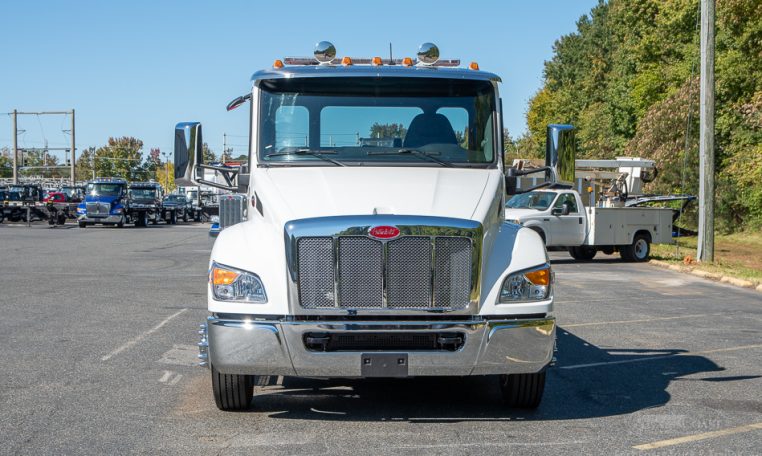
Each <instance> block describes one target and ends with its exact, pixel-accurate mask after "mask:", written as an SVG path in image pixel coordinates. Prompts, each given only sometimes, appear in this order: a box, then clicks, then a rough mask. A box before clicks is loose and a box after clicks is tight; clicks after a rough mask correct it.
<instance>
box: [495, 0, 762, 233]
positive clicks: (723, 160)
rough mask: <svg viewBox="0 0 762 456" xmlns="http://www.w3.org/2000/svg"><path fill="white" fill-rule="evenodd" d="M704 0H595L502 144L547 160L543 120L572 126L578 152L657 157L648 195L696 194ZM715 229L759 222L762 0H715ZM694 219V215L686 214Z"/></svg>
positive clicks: (560, 45) (561, 43)
mask: <svg viewBox="0 0 762 456" xmlns="http://www.w3.org/2000/svg"><path fill="white" fill-rule="evenodd" d="M699 17H700V10H699V2H698V0H609V1H602V0H601V1H600V2H599V3H598V5H596V6H595V7H594V8H592V10H591V11H590V13H589V14H587V15H584V16H582V17H581V18H580V19H579V20H578V21H577V30H576V31H575V32H574V33H571V34H569V35H565V36H562V37H561V38H559V39H558V40H557V41H556V42H555V45H554V47H553V57H552V58H551V59H550V60H549V61H547V62H546V63H545V68H544V83H543V86H542V87H541V88H540V90H539V91H538V92H537V93H536V94H535V95H534V96H533V97H532V98H531V100H530V101H529V106H528V109H527V114H526V117H527V126H528V131H527V133H526V134H525V135H523V136H522V137H520V138H517V139H509V143H508V144H507V145H506V150H507V152H508V153H509V154H514V155H517V156H524V157H527V156H536V157H541V156H542V154H543V151H544V142H545V127H546V125H547V124H550V123H570V124H573V125H575V126H576V127H577V129H578V130H577V140H578V149H579V156H578V158H600V159H607V158H614V157H616V156H639V157H642V158H649V159H654V160H656V162H657V166H658V167H659V170H660V174H659V176H658V178H657V179H656V180H655V181H654V182H653V183H651V184H649V185H648V186H647V189H646V190H647V191H648V192H653V193H690V194H698V163H699V158H698V134H699V125H698V122H699V101H698V100H699V85H698V82H699V59H700V42H699V27H698V25H699V24H698V20H699ZM715 59H716V65H715V67H716V70H715V71H716V114H715V116H716V139H715V143H716V146H715V147H716V152H715V156H716V169H717V193H716V195H717V196H716V211H717V212H716V216H717V227H718V229H719V230H721V231H725V232H730V231H737V230H742V229H760V227H762V2H760V1H759V0H717V22H716V54H715ZM689 221H690V218H689Z"/></svg>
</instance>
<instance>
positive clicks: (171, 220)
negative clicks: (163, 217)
mask: <svg viewBox="0 0 762 456" xmlns="http://www.w3.org/2000/svg"><path fill="white" fill-rule="evenodd" d="M169 223H170V224H171V225H177V212H176V211H172V212H170V213H169Z"/></svg>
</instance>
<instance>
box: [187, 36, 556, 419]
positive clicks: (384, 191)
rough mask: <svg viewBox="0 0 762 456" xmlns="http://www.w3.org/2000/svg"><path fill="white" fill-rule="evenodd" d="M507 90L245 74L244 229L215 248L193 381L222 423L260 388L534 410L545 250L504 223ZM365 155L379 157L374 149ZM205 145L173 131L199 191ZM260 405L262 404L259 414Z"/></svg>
mask: <svg viewBox="0 0 762 456" xmlns="http://www.w3.org/2000/svg"><path fill="white" fill-rule="evenodd" d="M499 82H500V78H499V77H498V76H496V75H494V74H492V73H488V72H484V71H480V70H479V69H478V65H477V64H476V63H471V64H470V65H469V66H468V67H467V68H461V67H459V61H454V60H440V59H439V51H438V49H437V48H436V47H435V46H433V45H431V44H425V45H422V46H421V48H420V49H419V53H418V57H417V58H416V59H413V58H403V59H394V60H392V59H382V58H380V57H374V58H370V59H359V58H350V57H344V58H342V59H338V58H336V56H335V48H334V47H333V45H331V44H330V43H327V42H321V43H319V44H318V45H317V46H316V50H315V57H314V58H287V59H284V60H283V61H281V60H276V61H275V63H274V65H273V67H272V68H269V69H266V70H263V71H259V72H256V73H254V75H253V76H252V79H251V83H252V85H251V90H250V91H249V92H248V93H246V95H244V96H241V97H238V98H237V99H235V100H233V102H231V103H230V104H229V105H228V109H233V108H235V107H236V106H238V105H243V104H246V103H247V102H248V103H249V107H250V119H251V121H250V128H251V135H250V138H251V144H250V157H249V159H250V160H249V163H250V174H243V173H240V174H239V175H236V176H230V177H231V180H230V181H231V182H232V183H233V184H237V185H230V186H229V188H228V189H229V190H232V191H239V192H241V193H245V194H246V195H247V201H248V203H247V204H248V208H247V211H248V217H247V220H246V221H245V222H243V223H239V224H236V225H234V226H232V227H230V228H228V229H226V230H224V231H222V232H221V234H220V235H219V237H218V238H217V240H216V242H215V243H214V247H213V249H212V253H211V258H210V261H209V274H208V288H207V289H208V296H207V300H208V310H209V313H210V315H209V317H208V318H207V321H206V323H205V324H203V325H202V327H201V331H200V333H201V335H202V340H201V342H200V343H199V346H200V348H201V354H200V355H199V356H200V357H201V358H202V364H204V365H207V366H208V367H209V368H210V370H211V375H212V389H213V395H214V398H215V401H216V404H217V406H218V407H219V408H220V409H222V410H239V409H244V408H247V407H249V406H251V404H252V399H253V387H254V385H255V383H256V382H257V377H258V376H278V375H283V376H300V377H331V378H333V377H356V378H358V377H359V378H362V377H414V376H470V375H479V376H494V378H495V381H496V382H499V385H500V387H501V389H502V392H503V397H504V400H505V402H506V404H507V405H509V406H514V407H528V408H533V407H537V405H538V404H539V403H540V399H541V397H542V394H543V388H544V384H545V370H546V368H547V367H548V366H549V364H550V363H551V361H552V358H553V351H554V343H555V326H556V325H555V319H554V317H553V273H552V271H551V267H550V264H549V261H548V256H547V253H546V250H545V247H544V245H543V243H542V239H541V238H540V236H539V235H538V234H537V233H536V232H535V231H532V230H530V229H527V228H522V227H521V226H519V225H516V224H512V223H507V222H506V221H505V220H504V205H505V200H506V186H505V183H504V174H503V157H502V151H503V147H502V134H501V133H502V120H501V103H500V97H499V92H498V85H499ZM371 139H372V140H371ZM202 143H203V141H202V140H201V127H200V124H198V123H196V122H185V123H181V124H178V126H177V128H176V134H175V173H176V180H177V182H178V183H179V185H193V183H194V182H197V181H198V180H199V177H200V176H202V175H203V170H204V169H205V168H208V167H209V166H210V165H205V164H203V161H202V160H203V159H202V157H203V156H202V154H201V144H202ZM254 403H256V400H254Z"/></svg>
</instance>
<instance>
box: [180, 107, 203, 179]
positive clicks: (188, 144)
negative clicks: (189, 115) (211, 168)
mask: <svg viewBox="0 0 762 456" xmlns="http://www.w3.org/2000/svg"><path fill="white" fill-rule="evenodd" d="M203 144H204V141H203V138H202V136H201V123H200V122H181V123H179V124H177V125H176V126H175V153H174V160H175V183H176V184H177V185H198V182H197V181H196V179H197V177H198V176H197V165H203V164H204V154H203Z"/></svg>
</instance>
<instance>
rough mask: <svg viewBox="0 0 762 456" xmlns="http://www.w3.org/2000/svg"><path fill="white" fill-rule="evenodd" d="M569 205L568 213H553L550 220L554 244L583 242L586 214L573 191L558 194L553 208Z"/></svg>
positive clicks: (568, 244)
mask: <svg viewBox="0 0 762 456" xmlns="http://www.w3.org/2000/svg"><path fill="white" fill-rule="evenodd" d="M564 204H567V205H568V206H569V214H568V215H561V214H559V215H552V213H551V216H550V217H551V220H550V232H551V238H552V239H553V245H559V246H574V245H580V244H582V241H584V238H585V223H584V215H583V214H582V212H580V207H579V205H578V204H577V198H576V197H575V196H574V193H572V192H565V193H561V194H560V195H558V198H556V202H555V203H553V209H558V210H560V209H562V208H563V205H564Z"/></svg>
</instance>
